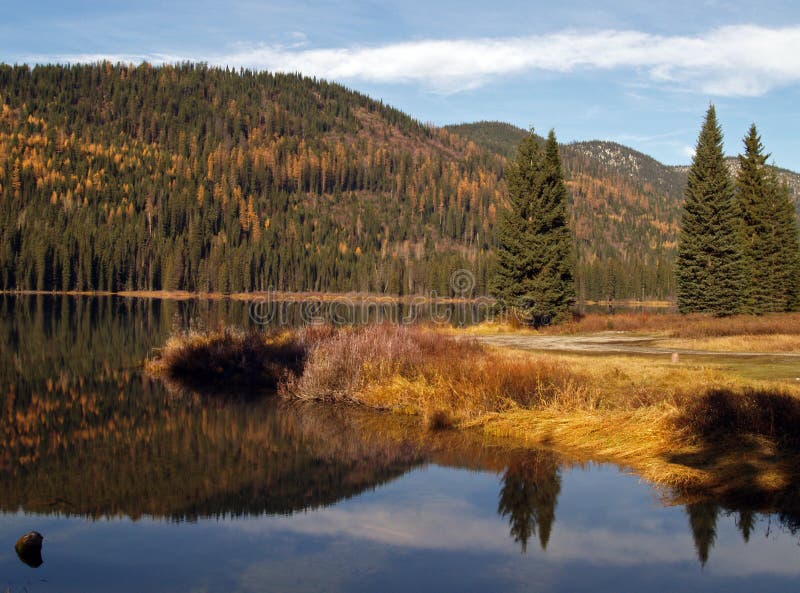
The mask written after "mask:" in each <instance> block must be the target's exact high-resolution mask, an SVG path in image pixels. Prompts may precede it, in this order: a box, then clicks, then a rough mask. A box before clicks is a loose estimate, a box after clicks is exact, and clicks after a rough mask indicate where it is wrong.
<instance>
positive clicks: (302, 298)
mask: <svg viewBox="0 0 800 593" xmlns="http://www.w3.org/2000/svg"><path fill="white" fill-rule="evenodd" d="M0 295H1V296H6V295H9V296H81V297H101V296H102V297H109V296H118V297H123V298H139V299H161V300H174V301H187V300H210V301H218V300H232V301H248V300H256V299H263V298H271V299H273V300H276V301H287V302H292V301H295V302H307V301H314V302H320V301H321V302H341V301H347V300H353V301H356V302H367V301H368V302H378V303H410V304H414V303H418V304H429V303H442V304H480V305H493V304H494V303H495V299H494V298H493V297H490V296H488V295H484V296H475V297H449V296H448V297H445V296H435V297H434V296H425V295H387V294H382V293H370V292H324V291H319V292H318V291H305V292H293V291H252V292H230V293H223V292H190V291H186V290H120V291H107V290H0ZM577 306H581V307H612V308H613V307H624V308H626V309H635V308H637V307H645V308H646V309H670V308H674V307H675V306H676V304H675V301H669V300H645V301H639V300H635V299H626V300H619V301H595V300H587V301H579V302H578V303H577Z"/></svg>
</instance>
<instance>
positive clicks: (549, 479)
mask: <svg viewBox="0 0 800 593" xmlns="http://www.w3.org/2000/svg"><path fill="white" fill-rule="evenodd" d="M502 481H503V486H502V488H501V490H500V502H499V504H498V506H497V512H498V513H500V515H502V516H503V517H505V516H508V522H509V525H510V533H511V537H513V538H514V541H515V542H518V543H519V544H520V546H521V547H522V552H523V553H524V552H525V551H526V550H527V547H528V540H529V539H530V538H531V536H534V535H537V534H538V536H539V543H540V545H541V546H542V549H543V550H544V549H546V548H547V542H548V541H549V540H550V532H551V530H552V528H553V521H554V520H555V511H556V504H557V502H558V494H559V492H560V491H561V476H560V474H559V471H558V463H557V461H556V459H555V457H554V456H553V455H552V454H550V453H547V452H543V451H539V452H535V453H529V454H515V455H514V456H513V457H512V459H511V461H510V463H509V464H508V467H507V468H506V470H505V472H504V473H503V478H502Z"/></svg>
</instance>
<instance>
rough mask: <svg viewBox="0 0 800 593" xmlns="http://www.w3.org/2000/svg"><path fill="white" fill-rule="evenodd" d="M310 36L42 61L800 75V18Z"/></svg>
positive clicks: (312, 69)
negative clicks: (508, 32)
mask: <svg viewBox="0 0 800 593" xmlns="http://www.w3.org/2000/svg"><path fill="white" fill-rule="evenodd" d="M299 41H300V43H296V44H291V45H281V46H275V45H270V46H267V45H257V46H250V47H242V46H240V47H237V48H236V49H234V50H233V51H231V52H230V53H224V54H218V55H206V56H203V55H195V56H177V55H172V54H169V55H167V54H152V55H142V56H119V55H118V56H103V55H99V54H98V55H81V56H49V57H41V56H40V57H31V58H30V59H29V60H26V61H32V62H40V61H60V62H80V61H93V60H96V59H100V58H104V57H108V58H111V59H120V60H123V61H124V60H130V61H141V60H142V59H147V60H150V61H153V62H156V63H163V62H174V61H180V60H189V59H191V60H201V61H205V62H208V63H211V64H217V65H226V66H234V67H247V68H253V69H266V70H273V71H284V72H302V73H303V74H307V75H311V76H317V77H323V78H329V79H334V80H363V81H369V82H375V83H406V84H417V85H422V86H424V87H426V88H428V89H431V90H434V91H437V92H443V93H454V92H459V91H463V90H468V89H474V88H477V87H480V86H482V85H485V84H487V83H488V82H489V81H491V80H492V79H494V78H496V77H500V76H510V75H520V74H525V73H535V72H547V73H556V74H574V73H581V72H587V71H598V70H600V71H612V70H629V71H633V72H634V73H635V74H636V75H637V76H639V77H642V78H644V79H646V80H649V81H651V82H653V83H656V84H658V85H669V86H673V87H675V88H676V89H681V90H687V89H688V90H691V91H695V92H701V93H703V94H707V95H715V96H759V95H763V94H764V93H766V92H768V91H770V90H772V89H774V88H777V87H781V86H786V85H792V84H795V83H797V82H800V26H790V27H784V28H768V27H761V26H754V25H736V26H727V27H721V28H718V29H714V30H712V31H710V32H708V33H705V34H702V35H696V36H666V35H653V34H650V33H643V32H639V31H616V30H605V31H595V32H579V31H571V30H570V31H562V32H558V33H552V34H547V35H539V36H532V37H515V38H496V39H486V38H484V39H456V40H420V41H409V42H403V43H393V44H388V45H382V46H371V47H363V46H356V47H342V48H324V49H312V48H308V47H307V46H305V45H303V41H304V40H299Z"/></svg>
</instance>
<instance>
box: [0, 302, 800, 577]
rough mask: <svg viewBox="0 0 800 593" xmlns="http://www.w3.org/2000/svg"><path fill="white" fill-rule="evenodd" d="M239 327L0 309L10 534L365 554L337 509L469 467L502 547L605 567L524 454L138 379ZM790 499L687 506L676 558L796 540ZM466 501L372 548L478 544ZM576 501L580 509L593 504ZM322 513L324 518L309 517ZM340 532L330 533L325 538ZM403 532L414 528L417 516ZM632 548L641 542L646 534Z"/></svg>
mask: <svg viewBox="0 0 800 593" xmlns="http://www.w3.org/2000/svg"><path fill="white" fill-rule="evenodd" d="M247 316H248V311H247V308H246V306H245V305H244V304H243V303H234V302H227V301H221V302H216V303H204V302H197V301H191V302H185V303H175V302H162V301H146V300H130V299H111V298H92V299H75V298H68V297H65V298H62V297H58V298H41V297H39V298H24V299H23V298H9V297H0V343H1V344H3V350H2V352H1V353H0V387H1V389H0V511H1V512H3V513H5V514H6V515H5V516H6V517H16V516H18V515H17V514H18V513H19V511H22V512H23V513H29V514H31V515H29V516H32V517H34V516H35V517H38V518H40V520H41V518H48V517H49V518H54V519H56V518H59V519H60V518H77V519H79V520H85V519H88V520H90V521H96V520H100V519H107V518H119V517H122V518H126V519H132V520H135V521H139V522H140V523H148V522H149V521H151V520H153V519H155V520H158V521H166V522H168V523H170V524H174V523H186V522H188V523H192V524H197V523H199V522H202V521H204V520H207V519H212V520H219V521H223V520H224V521H230V520H232V519H236V520H241V521H244V520H246V521H245V522H246V523H247V524H251V523H252V524H253V525H259V529H261V528H262V526H261V525H260V524H259V523H257V522H258V521H261V520H263V519H264V518H265V517H266V518H274V520H276V521H279V522H280V524H281V525H282V526H283V527H282V529H284V530H291V529H295V530H298V529H302V530H303V534H305V536H308V537H310V536H311V535H314V536H315V537H319V534H320V533H324V534H333V535H334V536H335V537H342V534H343V533H345V532H347V533H350V532H348V531H347V529H351V530H352V533H353V534H358V537H361V538H364V537H365V536H364V533H365V530H364V529H363V525H361V524H360V523H361V522H364V523H366V522H367V521H368V519H369V516H368V514H367V513H366V511H365V510H364V509H363V508H361V509H360V510H359V511H358V513H356V514H354V515H348V514H344V515H342V514H341V506H342V504H343V501H348V500H354V499H356V498H357V497H358V499H361V497H363V496H366V495H369V494H370V493H373V492H374V491H375V490H376V488H378V487H381V489H380V492H386V491H390V490H391V489H390V488H388V487H387V485H390V484H396V483H397V482H398V481H401V482H402V481H403V480H409V479H412V478H411V477H410V476H412V477H413V476H417V475H419V474H418V473H419V472H422V471H425V468H431V467H438V468H463V469H468V470H473V471H480V472H488V474H489V475H490V476H497V478H496V481H495V483H494V485H493V486H492V488H494V490H493V496H494V498H492V499H489V500H482V502H481V505H480V508H482V509H485V512H486V513H488V514H490V515H493V519H494V520H496V521H499V522H502V523H503V524H504V526H503V527H502V529H503V532H504V534H505V535H504V536H503V537H504V538H506V543H507V544H508V545H514V546H515V547H516V549H517V550H520V551H522V552H526V551H527V552H528V558H530V557H531V556H536V554H534V553H533V552H534V551H536V552H537V553H538V554H540V555H544V554H548V555H550V557H553V558H558V557H560V555H565V554H566V555H568V554H573V555H574V554H577V553H578V552H577V551H578V550H580V551H582V552H581V553H585V555H586V556H587V557H588V556H589V553H588V552H587V551H586V550H587V546H588V545H589V544H588V543H587V542H591V541H592V540H591V537H597V538H599V539H600V540H602V541H601V546H603V547H605V548H606V550H605V551H606V552H607V553H608V554H611V553H612V552H613V551H614V550H616V548H615V547H614V545H613V541H612V540H613V539H614V538H615V537H619V534H620V533H621V530H620V528H619V526H618V525H614V524H612V523H609V522H608V519H606V518H603V517H601V516H600V513H598V515H597V516H596V517H594V518H592V519H591V521H594V522H596V524H597V525H598V526H599V527H602V529H603V530H605V531H601V532H599V533H600V535H597V536H593V535H592V534H591V533H581V534H580V535H575V533H576V532H575V530H574V529H571V527H570V520H571V517H572V516H574V513H575V505H572V506H570V505H569V504H568V505H567V509H568V510H564V505H563V504H562V505H559V499H562V498H563V496H564V490H565V474H569V475H570V476H573V479H574V475H580V472H581V471H582V470H581V466H580V465H576V464H575V463H573V462H570V461H569V460H566V459H563V458H560V457H559V456H557V455H555V454H553V453H551V452H547V451H527V450H526V451H521V450H518V449H514V448H513V447H510V446H509V444H508V443H505V442H503V441H500V440H498V441H487V439H486V438H485V437H483V436H482V435H478V434H470V433H463V432H442V433H431V432H428V431H426V430H424V429H423V428H422V427H421V426H420V424H419V423H418V422H417V421H416V420H414V419H404V418H397V417H387V416H380V415H375V414H370V413H366V412H361V411H358V410H343V409H341V408H326V407H321V406H311V407H308V406H297V405H286V404H280V403H277V402H275V401H274V399H271V398H268V397H267V398H260V399H259V398H244V397H243V398H224V399H223V398H220V399H209V398H203V397H199V396H197V395H196V394H191V393H185V392H181V393H171V392H169V391H167V390H166V389H165V388H164V386H163V385H161V384H159V383H157V382H153V381H151V380H149V379H147V378H146V377H145V376H143V374H142V373H141V372H140V371H139V368H138V365H139V364H140V363H141V361H142V360H143V359H144V358H145V357H146V356H148V355H149V353H150V352H151V349H152V348H153V347H156V346H158V345H159V344H161V343H162V342H163V340H164V339H165V337H166V335H167V334H168V333H169V331H170V330H171V328H172V326H173V324H174V323H176V322H177V323H179V324H182V325H184V326H186V325H188V324H189V323H197V321H196V320H198V319H200V320H202V321H201V323H204V324H215V323H219V322H222V321H224V320H226V319H228V318H230V319H232V320H233V321H234V323H237V322H240V323H242V324H244V323H246V319H247V318H248V317H247ZM193 320H194V321H193ZM400 477H403V480H398V479H399V478H400ZM795 492H796V490H794V489H792V488H791V487H788V488H787V489H785V490H784V491H781V492H779V493H777V494H776V496H775V497H773V498H771V499H769V500H760V501H729V500H726V501H720V500H713V499H708V498H703V497H698V496H697V495H696V494H695V495H694V496H693V498H692V499H691V500H688V499H687V504H685V505H684V508H685V514H683V511H679V513H681V514H682V517H681V521H682V523H681V525H680V526H679V527H676V528H675V530H674V533H675V534H676V542H678V543H676V544H675V545H676V546H677V547H679V546H682V550H683V552H685V553H690V554H691V555H693V556H695V557H696V558H697V561H698V562H699V564H700V565H701V566H706V565H707V564H708V563H709V562H710V559H711V558H713V554H714V549H715V546H721V545H724V544H725V543H727V544H729V543H730V537H729V536H728V535H726V536H724V537H727V538H728V539H727V540H725V539H724V537H723V534H724V533H725V531H724V530H722V529H721V528H720V524H721V523H724V522H725V521H726V520H727V518H728V516H729V515H733V517H735V519H733V520H734V521H735V526H736V528H737V529H738V531H739V533H740V536H737V537H740V539H741V541H742V542H745V543H746V542H750V541H751V540H753V539H756V538H754V536H755V535H756V534H758V533H764V532H765V531H766V530H767V529H771V528H772V527H770V526H771V525H774V526H780V528H781V529H782V530H785V531H786V532H788V533H790V534H795V533H796V532H797V527H798V525H800V521H798V517H800V513H798V512H797V509H798V505H797V496H796V494H795ZM459 495H460V493H459V492H457V491H456V492H455V493H454V494H453V500H452V501H445V502H443V503H442V505H441V506H439V507H436V506H434V507H433V508H434V509H435V513H438V514H439V515H440V518H441V526H440V528H437V529H435V530H434V529H433V528H431V529H427V530H426V529H425V528H424V526H420V527H419V529H420V530H421V531H420V533H419V534H417V535H416V536H414V535H413V534H411V535H409V534H408V533H405V534H403V533H400V534H399V535H398V531H400V532H402V529H401V527H402V520H403V518H402V516H401V517H400V518H398V517H396V516H394V515H392V513H391V510H392V506H391V502H387V503H386V505H388V508H389V511H386V510H385V508H384V507H381V509H380V510H379V511H376V512H375V517H377V518H375V519H374V524H375V525H376V527H375V529H374V531H373V533H374V534H379V535H378V536H375V537H379V539H380V541H381V542H384V543H391V545H395V546H396V545H398V542H401V543H402V542H411V543H410V544H408V545H409V546H411V545H412V544H413V546H416V547H418V548H426V547H428V548H435V547H437V546H439V547H443V548H448V546H452V547H453V548H458V546H459V545H461V543H462V542H461V538H462V537H463V533H465V532H468V531H470V529H472V533H474V535H475V538H476V540H480V539H481V537H485V534H484V532H487V531H488V530H490V529H491V525H492V523H491V520H490V519H487V518H486V517H481V518H480V520H478V519H477V518H476V517H473V516H470V515H468V514H463V513H462V514H459V513H457V512H456V511H454V510H453V509H456V510H457V509H459V508H460V507H458V506H457V505H458V504H462V503H463V501H460V499H459V498H458V496H459ZM582 496H583V497H584V498H583V499H581V500H582V501H583V502H582V504H584V506H585V505H587V504H588V501H589V500H590V499H591V497H592V496H593V492H591V491H587V492H585V493H583V494H582ZM426 502H427V501H426V500H421V501H420V502H419V504H420V505H423V504H425V503H426ZM748 502H749V504H747V503H748ZM331 505H336V506H335V507H334V508H330V507H331ZM326 508H327V510H328V511H329V512H327V513H307V511H310V510H313V509H326ZM637 509H638V510H637V512H638V513H640V514H646V513H645V512H644V511H642V509H641V508H638V507H637ZM495 511H496V514H495ZM623 511H625V509H623ZM603 512H605V511H603ZM632 512H633V511H632V509H631V513H632ZM658 512H660V509H657V510H653V511H652V513H654V514H657V513H658ZM298 513H300V516H298V515H297V514H298ZM337 513H339V514H338V515H337ZM381 513H384V514H383V515H382V514H381ZM386 513H388V514H386ZM289 515H292V517H291V518H287V517H288V516H289ZM623 515H624V513H623ZM337 516H339V517H341V521H339V522H335V523H334V518H335V517H337ZM631 516H632V515H631ZM637 518H640V517H639V515H637ZM405 519H406V520H407V521H409V522H410V521H414V520H415V519H414V516H413V515H408V516H407V517H405ZM324 521H330V522H332V523H331V524H330V525H325V524H324ZM398 521H400V522H401V523H398ZM470 522H472V526H471V525H470ZM100 524H103V522H98V523H97V525H100ZM236 525H237V526H238V528H240V529H241V528H242V523H237V524H236ZM637 525H639V524H637ZM96 528H97V529H100V527H96ZM762 528H763V529H762ZM27 529H29V527H27V528H25V529H21V530H20V531H17V532H16V534H17V535H18V534H19V533H20V532H24V531H26V530H27ZM636 529H639V530H644V527H642V526H641V525H639V526H638V527H637V528H636ZM326 530H327V531H326ZM630 530H631V531H629V532H624V533H623V534H625V533H627V535H628V536H630V534H631V533H632V532H634V531H635V530H634V529H633V528H630ZM3 533H5V532H3ZM43 533H45V532H44V531H43ZM45 536H46V537H48V534H47V533H45ZM559 536H561V538H562V539H561V540H560V539H559ZM677 536H680V537H677ZM636 537H638V538H644V539H645V540H646V538H647V537H648V533H647V532H646V530H644V531H642V533H638V532H637V535H636ZM404 538H405V539H404ZM570 538H572V539H570ZM575 538H578V539H575ZM681 538H684V539H681ZM448 539H450V540H453V541H451V542H450V541H444V540H448ZM632 539H635V538H632ZM13 541H14V540H13V539H12V540H11V542H9V543H8V544H7V547H8V548H9V550H10V546H11V545H12V544H13ZM48 541H50V540H49V539H48ZM637 541H638V540H637ZM646 541H650V540H646ZM512 542H513V544H512ZM531 542H534V544H533V545H531V548H529V545H530V544H531ZM535 542H538V546H536V544H535ZM565 542H567V543H569V545H567V543H565ZM4 545H5V544H4ZM62 545H63V540H62ZM298 545H299V544H298ZM309 545H310V544H309ZM626 545H627V544H626ZM492 546H496V544H494V543H493V544H492ZM620 546H622V544H621V543H620ZM664 546H665V548H666V544H664ZM692 546H693V547H694V549H692ZM640 547H642V548H646V546H640ZM533 548H539V549H537V550H534V549H533ZM51 549H52V548H48V565H49V564H50V563H51V560H50V558H51V556H50V555H51V553H52V552H51V551H50V550H51ZM493 549H494V548H493ZM619 549H623V547H620V548H619ZM565 550H568V552H566V551H565ZM594 553H595V554H597V553H599V552H598V551H597V550H595V551H594ZM663 553H664V554H666V551H663ZM298 554H299V552H298ZM676 554H678V553H677V552H676ZM678 555H679V554H678ZM1 556H2V553H0V562H2V557H1ZM606 560H607V561H608V558H606ZM650 560H652V559H650ZM23 561H24V559H23ZM15 562H17V560H16V559H15ZM35 562H36V559H34V561H33V564H35ZM29 564H31V563H29ZM0 586H2V583H0ZM0 590H2V587H0Z"/></svg>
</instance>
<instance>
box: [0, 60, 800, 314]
mask: <svg viewBox="0 0 800 593" xmlns="http://www.w3.org/2000/svg"><path fill="white" fill-rule="evenodd" d="M526 134H528V132H526V131H525V130H521V129H519V128H516V127H514V126H511V125H509V124H502V123H498V122H481V123H478V124H465V125H460V126H450V127H447V128H445V129H437V128H433V127H430V126H424V125H422V124H420V123H419V122H417V121H416V120H414V119H412V118H410V117H408V116H407V115H405V114H403V113H401V112H399V111H397V110H396V109H392V108H390V107H387V106H385V105H383V104H382V103H380V102H377V101H373V100H371V99H370V98H368V97H366V96H364V95H361V94H358V93H355V92H353V91H350V90H348V89H346V88H344V87H342V86H340V85H337V84H332V83H328V82H324V81H316V80H312V79H309V78H304V77H301V76H297V75H286V74H270V73H254V72H249V71H229V70H221V69H217V68H209V67H207V66H204V65H192V64H183V65H178V66H163V67H152V66H150V65H147V64H143V65H140V66H136V67H134V66H126V65H112V64H109V63H103V64H96V65H76V66H37V67H35V68H33V69H31V68H29V67H27V66H14V67H12V66H2V65H0V289H38V290H110V291H117V290H137V289H138V290H174V289H184V290H190V291H203V292H206V291H211V292H228V291H251V290H269V289H275V290H282V291H306V290H313V291H361V292H379V293H388V294H429V293H430V292H431V291H435V292H436V293H437V294H439V295H447V294H452V289H451V287H450V285H449V284H450V283H449V278H450V275H451V274H452V273H453V271H454V270H457V269H459V268H466V269H470V270H472V271H473V272H474V273H475V276H476V284H475V287H474V292H473V294H485V293H486V291H487V285H488V278H489V276H490V270H491V268H492V265H493V258H494V246H495V242H496V238H495V230H494V227H495V223H496V220H497V212H498V209H499V208H501V207H503V204H504V203H505V201H506V199H507V190H506V185H505V180H504V167H505V164H506V159H507V157H508V156H511V155H513V154H514V152H515V150H516V147H517V145H518V144H519V141H520V140H521V139H522V138H524V137H525V135H526ZM561 155H562V160H563V164H564V170H565V172H566V178H567V185H568V188H569V189H570V193H571V200H572V201H571V204H570V212H571V217H572V221H571V222H572V228H573V230H574V233H575V238H576V244H577V255H578V269H577V284H578V296H579V298H583V299H605V298H617V299H621V298H635V297H636V298H638V297H641V296H643V295H644V296H645V297H647V298H669V297H672V296H673V295H674V287H673V284H672V278H673V261H674V256H675V242H676V237H677V223H678V216H679V206H680V202H681V200H682V192H683V187H684V185H685V180H686V172H685V170H682V169H681V168H675V167H665V166H663V165H661V164H660V163H658V162H657V161H655V160H653V159H652V158H650V157H647V156H646V155H643V154H641V153H638V152H635V151H632V150H631V149H628V148H626V147H624V146H620V145H617V144H614V143H610V142H582V143H576V144H568V145H563V146H562V150H561ZM792 175H794V174H791V172H784V178H785V179H787V180H789V181H790V182H791V183H793V184H794V185H793V187H794V188H795V190H797V189H798V188H800V183H798V178H797V176H796V175H794V176H792Z"/></svg>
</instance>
